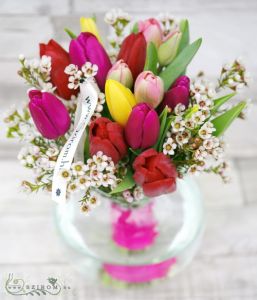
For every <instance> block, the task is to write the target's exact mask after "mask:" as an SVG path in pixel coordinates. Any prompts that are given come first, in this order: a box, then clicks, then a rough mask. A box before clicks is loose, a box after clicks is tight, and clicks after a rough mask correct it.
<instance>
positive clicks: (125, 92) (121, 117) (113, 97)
mask: <svg viewBox="0 0 257 300" xmlns="http://www.w3.org/2000/svg"><path fill="white" fill-rule="evenodd" d="M105 96H106V102H107V105H108V108H109V111H110V114H111V116H112V118H113V119H114V120H115V121H116V122H117V123H119V124H120V125H122V126H125V125H126V123H127V121H128V118H129V115H130V113H131V111H132V108H133V107H134V106H135V105H136V99H135V96H134V95H133V93H132V92H131V90H130V89H128V88H126V87H125V86H124V85H122V84H121V83H120V82H118V81H116V80H113V79H108V80H107V81H106V84H105Z"/></svg>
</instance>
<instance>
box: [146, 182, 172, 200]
mask: <svg viewBox="0 0 257 300" xmlns="http://www.w3.org/2000/svg"><path fill="white" fill-rule="evenodd" d="M143 190H144V194H145V195H146V196H147V197H157V196H160V195H163V194H168V193H172V192H174V191H175V190H176V180H175V178H166V179H162V180H160V181H154V182H151V183H145V184H143Z"/></svg>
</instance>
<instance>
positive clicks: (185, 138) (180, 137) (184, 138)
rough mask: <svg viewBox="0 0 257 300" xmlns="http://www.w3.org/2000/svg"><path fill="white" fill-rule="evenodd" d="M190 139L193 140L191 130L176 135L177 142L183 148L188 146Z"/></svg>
mask: <svg viewBox="0 0 257 300" xmlns="http://www.w3.org/2000/svg"><path fill="white" fill-rule="evenodd" d="M190 138H191V132H190V131H189V130H184V131H183V132H179V133H178V134H177V135H176V141H177V143H178V144H179V145H181V146H182V145H184V144H187V143H188V142H189V139H190Z"/></svg>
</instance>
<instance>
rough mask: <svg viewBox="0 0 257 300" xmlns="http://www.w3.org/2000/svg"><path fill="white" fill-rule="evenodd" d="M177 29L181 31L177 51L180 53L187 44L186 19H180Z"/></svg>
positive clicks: (187, 28) (187, 27)
mask: <svg viewBox="0 0 257 300" xmlns="http://www.w3.org/2000/svg"><path fill="white" fill-rule="evenodd" d="M179 29H180V31H181V32H182V37H181V40H180V44H179V48H178V53H180V52H181V51H182V50H183V49H184V48H186V47H187V46H188V44H189V24H188V20H181V22H180V24H179Z"/></svg>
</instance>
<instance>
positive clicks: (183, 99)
mask: <svg viewBox="0 0 257 300" xmlns="http://www.w3.org/2000/svg"><path fill="white" fill-rule="evenodd" d="M189 93H190V79H189V78H188V77H187V76H180V77H179V78H177V80H176V81H175V82H174V83H173V85H172V87H171V88H170V90H169V91H167V92H166V93H165V95H164V99H163V101H162V103H161V105H160V107H161V108H162V109H163V108H164V107H165V106H168V107H170V108H171V109H174V108H175V107H176V105H177V104H179V103H180V104H183V105H185V107H188V104H189Z"/></svg>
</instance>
